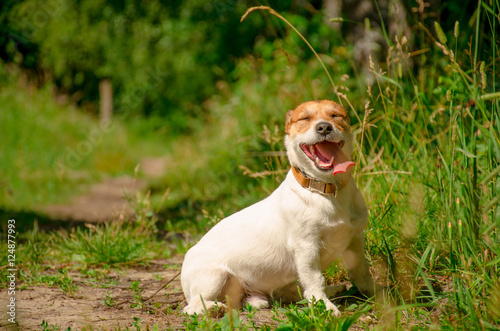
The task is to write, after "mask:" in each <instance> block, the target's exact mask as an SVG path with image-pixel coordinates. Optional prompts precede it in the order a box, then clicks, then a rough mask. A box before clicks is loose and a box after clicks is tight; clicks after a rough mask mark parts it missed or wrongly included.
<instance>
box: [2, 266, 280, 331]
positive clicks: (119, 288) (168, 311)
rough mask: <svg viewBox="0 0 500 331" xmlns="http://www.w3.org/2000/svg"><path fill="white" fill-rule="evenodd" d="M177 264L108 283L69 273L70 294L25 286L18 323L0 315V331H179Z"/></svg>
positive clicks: (130, 272)
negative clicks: (45, 327) (136, 284)
mask: <svg viewBox="0 0 500 331" xmlns="http://www.w3.org/2000/svg"><path fill="white" fill-rule="evenodd" d="M181 260H182V259H181V258H177V259H171V260H156V261H153V262H152V263H151V264H150V265H149V266H144V267H137V266H134V267H127V268H123V269H122V270H120V271H119V272H116V271H115V272H112V273H110V274H108V275H106V276H107V277H108V279H111V280H113V282H112V283H109V284H106V282H103V281H102V280H101V281H98V282H95V281H93V280H92V279H88V278H84V277H83V274H82V273H79V272H76V271H74V272H70V273H69V276H70V277H71V278H73V280H74V281H73V284H74V285H77V290H76V291H74V293H71V294H69V293H67V292H66V293H65V292H63V291H62V290H61V288H60V287H59V286H54V287H47V286H43V285H41V286H28V287H27V288H23V289H22V290H18V291H17V292H16V295H15V298H16V321H17V325H14V324H12V323H10V322H8V321H7V318H6V316H8V315H7V314H6V313H5V312H2V313H1V316H2V318H1V319H0V330H6V331H11V330H42V329H43V328H42V327H41V324H42V322H43V321H46V322H47V324H48V327H49V329H50V330H52V328H51V325H53V326H55V327H56V328H54V330H55V329H57V327H60V329H59V330H67V329H68V327H70V328H71V330H82V329H86V330H96V329H98V330H120V328H121V330H125V329H126V328H127V327H129V328H131V329H132V330H135V329H136V328H135V326H134V325H133V323H134V322H135V320H134V317H135V318H137V319H139V320H140V321H141V326H142V327H143V329H146V327H147V326H149V328H150V329H152V328H153V326H154V325H158V327H159V329H160V330H164V329H169V328H170V329H173V330H182V329H184V328H185V326H184V325H183V323H185V322H186V316H185V315H184V314H182V313H180V309H181V308H182V307H184V306H185V305H186V303H185V299H184V296H183V294H182V291H181V285H180V278H179V276H177V277H176V278H174V277H175V276H176V275H178V273H179V270H180V267H179V262H181ZM48 272H50V271H48ZM55 272H56V273H57V271H55ZM172 279H173V280H172ZM136 281H137V282H139V284H140V285H139V289H140V290H141V292H142V293H141V297H142V306H136V303H137V302H138V301H137V300H136V299H135V298H134V295H135V294H136V293H135V291H133V290H132V289H131V283H132V282H136ZM169 282H170V283H169ZM167 283H169V284H168V285H167V286H165V285H166V284H167ZM103 284H106V285H103ZM20 285H22V284H20ZM6 292H7V290H6V289H2V290H1V295H0V307H1V310H2V311H5V308H4V307H6V305H7V303H8V301H7V299H8V298H9V296H8V295H7V293H6ZM106 298H108V299H109V298H112V300H113V304H112V305H107V304H106V303H105V300H106ZM108 302H109V300H108ZM241 314H242V316H244V313H241ZM272 316H274V313H273V312H272V311H271V310H269V309H265V310H262V311H260V312H258V313H257V315H256V316H255V318H254V320H255V321H257V322H258V324H264V323H266V324H276V322H275V321H274V320H272Z"/></svg>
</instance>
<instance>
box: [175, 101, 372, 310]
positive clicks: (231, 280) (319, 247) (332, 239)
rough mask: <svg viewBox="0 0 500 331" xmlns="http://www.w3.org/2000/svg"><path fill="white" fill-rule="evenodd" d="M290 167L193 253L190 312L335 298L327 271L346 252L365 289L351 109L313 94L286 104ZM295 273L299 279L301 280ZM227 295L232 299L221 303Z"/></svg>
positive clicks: (185, 269)
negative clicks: (265, 192) (312, 98)
mask: <svg viewBox="0 0 500 331" xmlns="http://www.w3.org/2000/svg"><path fill="white" fill-rule="evenodd" d="M285 133H286V135H285V146H286V151H287V156H288V159H289V161H290V165H291V170H290V171H289V172H288V174H287V176H286V178H285V180H284V181H283V182H282V183H281V185H280V186H279V187H278V188H277V189H276V190H275V191H274V192H273V193H272V194H271V195H270V196H269V197H267V198H266V199H264V200H262V201H260V202H257V203H255V204H253V205H251V206H250V207H247V208H245V209H243V210H241V211H239V212H237V213H235V214H233V215H231V216H229V217H227V218H225V219H223V220H221V221H220V222H219V223H218V224H216V225H215V226H214V227H213V228H212V229H211V230H210V231H209V232H208V233H207V234H206V235H205V236H204V237H203V238H202V239H201V240H200V241H199V242H198V243H197V244H196V245H195V246H193V247H192V248H191V249H190V250H189V251H188V252H187V254H186V256H185V259H184V263H183V266H182V271H181V284H182V289H183V291H184V294H185V297H186V301H187V303H188V304H187V306H186V307H185V308H184V309H183V311H184V312H186V313H188V314H194V313H197V314H201V313H204V312H206V311H207V310H210V309H214V310H216V311H218V310H222V311H224V310H227V308H228V307H229V308H231V309H238V308H240V307H242V305H246V303H249V304H250V305H251V306H252V307H253V308H255V309H262V308H266V307H268V306H269V300H271V299H272V300H275V299H281V300H284V301H297V300H300V298H301V297H303V298H305V299H307V300H309V301H312V300H323V301H324V303H325V306H326V308H327V309H328V310H331V312H332V314H333V315H335V316H340V311H339V310H338V308H337V307H336V306H335V305H334V304H333V303H332V302H331V301H330V300H329V298H328V297H329V296H330V295H332V294H335V291H336V290H335V287H325V279H324V277H323V274H322V271H323V270H325V269H326V268H327V267H328V266H329V265H330V264H331V263H332V262H333V261H334V260H335V259H337V258H338V257H340V256H342V258H343V259H344V262H345V265H346V267H347V269H348V271H349V274H350V279H351V281H352V282H353V283H354V284H355V285H356V286H357V287H358V289H360V290H361V291H362V292H363V293H364V294H365V295H367V296H368V297H372V296H373V295H374V292H375V283H374V282H373V280H372V277H371V275H370V272H369V267H368V263H367V262H366V259H365V257H364V237H363V230H364V228H365V226H366V223H367V217H368V211H367V208H366V203H365V200H364V198H363V196H362V195H361V193H360V192H359V190H358V188H357V187H356V183H355V182H354V179H353V178H352V170H353V166H354V163H353V162H352V161H351V154H352V152H353V135H352V133H351V132H350V121H349V118H348V116H347V113H346V111H345V110H344V109H343V108H342V107H341V106H340V105H339V104H337V103H335V102H333V101H329V100H320V101H309V102H305V103H303V104H301V105H299V106H298V107H297V108H296V109H295V110H290V111H289V112H288V113H287V114H286V128H285ZM297 280H298V281H299V283H297ZM224 302H225V303H224Z"/></svg>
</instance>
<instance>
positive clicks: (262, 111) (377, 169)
mask: <svg viewBox="0 0 500 331" xmlns="http://www.w3.org/2000/svg"><path fill="white" fill-rule="evenodd" d="M252 15H255V13H253V14H252ZM273 15H274V14H273ZM275 16H276V15H275ZM417 16H419V15H417ZM419 17H423V15H422V16H419ZM287 19H288V21H293V18H287ZM471 21H472V22H474V25H473V26H474V27H473V28H464V29H462V30H463V31H462V32H461V31H460V30H461V29H460V27H461V26H466V23H467V22H457V23H456V25H455V27H454V29H451V30H449V31H448V30H447V31H443V29H442V28H441V26H440V25H439V24H437V23H436V24H435V25H432V26H428V25H426V24H427V22H425V21H423V20H422V21H421V22H419V24H418V26H419V27H420V30H416V31H415V33H416V35H417V37H418V39H419V40H420V43H418V44H416V45H418V46H419V47H420V49H410V46H411V45H410V43H409V42H408V39H407V38H401V36H400V37H399V38H397V39H395V40H387V42H388V44H389V45H391V47H390V48H389V52H388V57H387V59H386V61H385V64H384V63H382V64H378V63H373V61H370V62H371V64H370V69H371V73H372V75H373V84H370V85H365V90H360V89H358V88H357V86H359V85H360V83H359V82H358V81H356V79H355V78H354V77H348V76H346V74H348V75H351V76H354V74H353V73H354V72H355V70H353V69H352V68H349V67H348V64H349V63H350V61H349V57H351V56H352V54H350V53H349V52H352V50H351V49H350V48H349V46H348V45H342V44H341V42H340V40H338V41H337V42H338V43H337V44H335V43H332V47H331V48H330V53H329V54H322V55H319V57H320V58H321V60H322V61H323V62H324V63H326V66H327V68H328V70H331V71H332V72H333V73H334V75H333V80H334V86H337V87H338V89H337V91H332V89H331V88H330V84H329V82H328V76H327V75H325V74H324V72H322V70H323V69H322V65H321V64H320V63H318V62H317V61H316V59H315V58H313V59H311V60H307V61H301V60H300V55H301V54H303V53H302V50H301V48H303V47H305V46H304V44H303V42H302V40H301V39H299V38H298V37H296V36H295V35H294V33H293V32H290V33H285V34H284V36H283V38H282V39H278V40H274V41H261V42H260V43H258V44H257V46H256V53H257V54H256V55H253V54H252V55H248V56H247V57H246V58H245V59H243V60H241V61H239V63H238V65H237V68H236V71H235V77H236V80H237V82H236V83H235V84H234V85H233V86H231V87H230V86H229V85H225V84H224V83H220V86H219V87H220V90H221V95H220V96H219V97H214V98H213V99H211V100H210V102H208V103H207V106H208V107H209V109H210V110H211V114H212V116H213V117H212V119H213V122H212V123H210V124H209V126H215V127H217V128H220V129H222V130H223V133H224V135H223V137H231V138H229V139H230V140H226V141H225V142H221V141H220V140H219V138H218V137H217V136H212V135H211V134H207V133H208V132H212V131H210V130H211V129H208V130H202V131H201V133H200V136H197V138H194V140H193V141H196V140H197V139H200V140H201V139H204V138H213V140H212V139H211V140H204V141H203V144H204V146H205V145H206V148H207V149H206V150H205V151H206V153H204V154H201V155H199V156H200V157H202V158H206V159H205V160H207V161H208V160H212V161H215V160H221V159H222V158H219V156H222V155H225V156H227V155H228V154H225V153H226V152H227V151H230V152H231V153H233V152H234V153H235V156H236V157H235V159H234V160H237V162H241V163H240V165H241V167H239V169H240V170H239V171H240V174H239V176H241V173H243V174H246V175H248V176H250V177H251V179H247V180H237V179H234V181H233V180H231V181H229V183H230V184H229V185H228V187H225V186H224V183H222V184H221V183H220V182H219V183H218V185H221V186H220V188H221V190H220V191H219V192H221V191H223V190H224V189H227V188H229V187H231V190H232V191H231V192H234V191H235V190H236V194H235V193H232V194H231V199H230V200H233V201H236V202H233V205H231V204H228V203H227V202H226V200H224V202H222V203H212V204H213V205H216V206H218V208H221V209H222V210H224V211H226V212H227V213H230V212H231V210H234V209H238V208H239V207H240V206H241V207H242V206H243V205H244V203H242V201H243V202H245V203H247V202H248V201H249V199H250V201H255V200H258V199H260V198H262V197H263V196H265V195H266V194H268V192H270V191H272V189H273V188H275V187H276V186H277V184H278V183H279V182H280V181H281V180H282V178H283V175H284V171H283V170H286V169H287V164H286V160H284V159H283V152H284V151H283V146H282V141H281V136H280V133H278V134H274V132H275V131H274V130H273V128H274V127H277V128H279V129H278V132H283V118H284V114H285V112H286V111H287V110H288V109H292V108H294V107H295V106H296V105H298V104H299V103H301V102H303V101H305V100H310V99H319V98H330V99H334V100H335V98H336V95H335V94H336V93H335V92H339V93H340V94H339V95H340V97H341V98H342V102H343V104H344V106H345V107H346V108H348V109H349V111H350V112H351V114H352V116H351V118H352V120H353V121H352V122H353V129H354V131H355V133H356V134H357V137H358V146H357V151H356V155H355V158H356V159H357V163H358V167H357V171H356V180H357V182H358V186H359V187H360V189H361V190H362V193H363V195H364V196H365V199H366V200H367V203H368V205H369V209H370V217H369V227H368V229H367V231H366V237H367V253H368V255H369V259H370V260H371V262H372V265H373V272H374V273H375V275H376V276H377V278H378V281H379V282H382V283H385V284H386V285H389V286H390V287H391V289H392V290H391V294H390V296H391V298H390V300H389V302H392V305H389V306H388V307H386V308H385V310H384V309H382V311H384V312H385V313H384V314H382V315H381V323H382V324H387V325H386V326H387V327H390V328H395V329H399V328H406V327H414V328H416V329H429V328H436V327H439V328H453V329H467V330H471V329H491V328H497V327H498V323H499V322H500V314H499V310H498V308H493V309H492V307H498V306H500V301H499V296H500V294H499V283H500V280H499V277H500V276H499V275H500V274H499V268H500V248H499V247H500V245H499V244H500V234H499V227H500V212H499V210H498V202H499V200H498V196H499V194H500V182H499V181H498V174H499V171H500V147H499V142H500V133H499V132H500V122H499V120H500V119H499V94H498V90H497V85H498V79H499V73H498V69H497V67H498V60H499V56H498V44H497V42H496V39H494V37H495V33H496V30H497V26H498V23H499V22H498V6H497V4H496V3H494V4H493V7H489V6H487V5H486V4H484V3H480V4H479V5H478V7H477V11H476V14H475V16H474V17H472V18H471ZM275 24H279V23H275ZM291 24H294V22H291ZM299 30H300V28H299ZM483 30H486V31H487V33H483ZM469 41H470V42H469ZM346 64H347V65H346ZM255 132H261V134H260V135H259V134H255ZM271 132H272V134H270V133H271ZM271 136H273V137H274V138H275V139H274V138H273V139H270V137H271ZM225 139H228V138H225ZM193 141H191V143H192V142H193ZM212 142H215V143H212ZM277 147H278V148H277ZM185 148H187V149H188V151H187V152H186V150H185ZM182 150H183V152H184V154H188V153H189V150H190V148H189V147H186V145H183V149H182ZM181 158H182V156H181ZM212 161H208V163H206V162H202V164H204V165H210V162H212ZM231 162H234V161H231ZM180 163H181V164H184V161H180ZM204 165H201V167H200V168H199V170H200V171H202V169H206V171H208V172H210V171H215V173H219V174H220V173H222V172H223V170H222V168H210V167H209V168H206V167H204ZM229 169H230V176H231V177H232V176H233V175H236V174H238V173H237V172H238V168H236V167H235V166H234V163H233V165H230V166H229ZM167 182H168V178H167ZM242 184H244V185H246V186H242ZM204 185H206V186H209V185H212V182H211V181H204ZM234 185H238V186H236V187H237V188H235V186H234ZM194 186H195V187H196V184H194ZM248 190H253V193H252V194H250V196H249V193H248ZM227 196H229V195H226V196H225V197H227ZM221 197H224V195H221ZM207 205H210V204H207ZM207 205H204V204H203V203H202V206H203V207H201V208H206V206H207ZM199 221H200V222H202V220H201V219H199ZM202 224H204V226H205V227H209V226H210V224H209V223H203V222H202ZM198 225H199V223H198ZM201 228H203V226H202V227H201Z"/></svg>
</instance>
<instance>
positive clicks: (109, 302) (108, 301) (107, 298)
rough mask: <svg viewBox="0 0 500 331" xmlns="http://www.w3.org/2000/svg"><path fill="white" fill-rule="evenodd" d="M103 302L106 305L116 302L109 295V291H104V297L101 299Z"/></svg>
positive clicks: (112, 304)
mask: <svg viewBox="0 0 500 331" xmlns="http://www.w3.org/2000/svg"><path fill="white" fill-rule="evenodd" d="M102 302H104V304H105V305H106V306H108V307H113V306H114V305H115V304H116V301H115V300H114V299H113V298H112V297H111V294H110V293H109V291H106V297H105V298H104V299H103V300H102Z"/></svg>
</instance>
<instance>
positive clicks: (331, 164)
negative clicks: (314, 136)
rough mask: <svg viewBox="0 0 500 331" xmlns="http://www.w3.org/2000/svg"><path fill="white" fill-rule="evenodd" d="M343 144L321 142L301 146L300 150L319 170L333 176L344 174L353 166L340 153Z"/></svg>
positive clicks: (342, 153) (352, 163)
mask: <svg viewBox="0 0 500 331" xmlns="http://www.w3.org/2000/svg"><path fill="white" fill-rule="evenodd" d="M342 146H344V142H343V141H341V142H338V143H336V142H332V141H326V140H325V141H321V142H319V143H316V144H314V145H307V144H302V145H300V148H302V150H303V151H304V153H305V154H306V155H307V156H308V157H309V158H310V159H311V160H312V161H313V162H314V164H315V165H316V167H317V168H318V169H320V170H325V171H328V170H332V169H333V176H335V175H336V174H338V173H343V172H346V171H347V170H348V169H349V168H350V167H352V166H354V165H355V163H354V162H352V161H351V160H349V159H348V158H347V156H345V154H344V152H342V149H341V148H342Z"/></svg>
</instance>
